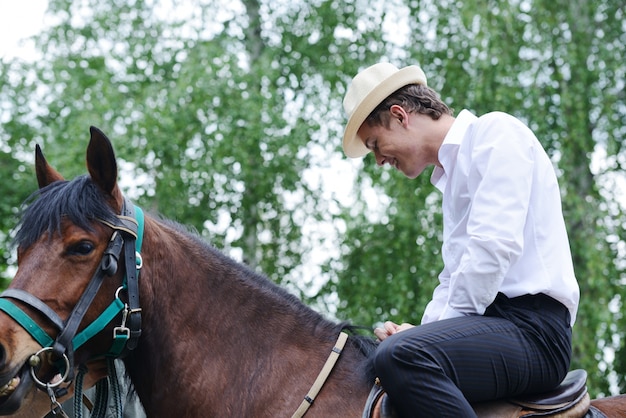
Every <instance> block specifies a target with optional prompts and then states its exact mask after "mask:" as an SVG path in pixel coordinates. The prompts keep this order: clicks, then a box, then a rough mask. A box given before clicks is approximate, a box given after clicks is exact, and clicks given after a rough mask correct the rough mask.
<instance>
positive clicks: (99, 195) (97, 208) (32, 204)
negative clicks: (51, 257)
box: [14, 175, 116, 248]
mask: <svg viewBox="0 0 626 418" xmlns="http://www.w3.org/2000/svg"><path fill="white" fill-rule="evenodd" d="M64 217H67V218H68V219H69V220H70V221H71V222H72V223H74V224H75V225H77V226H79V227H81V228H83V229H85V230H88V231H91V230H93V228H92V226H91V224H92V223H93V222H94V221H95V220H97V219H101V220H105V221H107V222H115V219H116V215H115V213H113V210H112V209H111V208H110V207H109V206H108V205H107V203H106V201H105V198H104V195H103V192H102V191H101V190H100V189H99V188H98V186H96V185H95V184H94V183H93V182H92V181H91V179H90V178H89V176H87V175H83V176H79V177H76V178H75V179H73V180H71V181H65V180H64V181H56V182H54V183H51V184H49V185H48V186H46V187H44V188H42V189H39V190H38V191H36V192H35V193H33V194H32V195H31V196H30V197H29V198H28V199H27V200H26V202H25V206H24V207H23V208H22V214H21V219H20V221H19V223H18V225H17V233H16V235H15V238H14V244H17V245H19V246H20V247H23V248H28V247H30V246H31V245H32V244H34V243H35V242H36V241H37V240H38V239H39V238H40V237H41V236H42V235H43V234H45V233H47V234H48V236H49V238H52V237H53V236H54V234H59V233H60V232H61V221H62V219H63V218H64Z"/></svg>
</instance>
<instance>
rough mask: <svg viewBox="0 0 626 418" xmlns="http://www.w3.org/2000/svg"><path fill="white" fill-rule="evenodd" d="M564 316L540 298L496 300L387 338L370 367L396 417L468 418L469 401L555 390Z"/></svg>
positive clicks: (563, 361) (564, 351)
mask: <svg viewBox="0 0 626 418" xmlns="http://www.w3.org/2000/svg"><path fill="white" fill-rule="evenodd" d="M571 342H572V332H571V327H570V315H569V311H568V310H567V308H565V306H563V305H562V304H561V303H559V302H558V301H556V300H554V299H552V298H550V297H548V296H546V295H543V294H539V295H525V296H520V297H516V298H511V299H509V298H507V297H506V296H504V295H503V294H498V296H497V298H496V300H495V301H494V302H493V304H491V305H490V306H489V307H488V308H487V310H486V312H485V314H484V315H483V316H465V317H461V318H453V319H447V320H442V321H437V322H433V323H429V324H424V325H420V326H416V327H414V328H411V329H408V330H406V331H402V332H400V333H397V334H394V335H392V336H390V337H387V338H386V339H385V340H384V341H383V342H382V343H381V344H380V346H379V347H378V349H377V350H376V353H375V357H374V367H375V370H376V373H377V376H378V377H379V378H380V381H381V384H382V386H383V388H384V389H385V391H386V392H387V394H388V396H389V399H390V400H391V402H392V404H393V406H394V407H395V409H396V412H397V413H398V414H399V416H400V417H420V418H422V417H437V418H445V417H451V418H461V417H475V416H476V414H475V413H474V411H473V409H472V408H471V406H470V402H479V401H485V400H491V399H498V398H506V397H510V396H514V395H519V394H527V393H534V392H540V391H546V390H550V389H553V388H554V387H556V386H557V385H558V384H559V383H560V382H561V380H563V378H564V377H565V375H566V374H567V372H568V370H569V366H570V360H571V351H572V349H571Z"/></svg>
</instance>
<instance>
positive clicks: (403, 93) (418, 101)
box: [365, 84, 452, 128]
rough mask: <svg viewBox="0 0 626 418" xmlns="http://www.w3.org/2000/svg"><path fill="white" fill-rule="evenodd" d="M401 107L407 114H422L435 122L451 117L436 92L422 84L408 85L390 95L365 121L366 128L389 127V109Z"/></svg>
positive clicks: (449, 110) (450, 112) (450, 113)
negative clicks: (446, 116)
mask: <svg viewBox="0 0 626 418" xmlns="http://www.w3.org/2000/svg"><path fill="white" fill-rule="evenodd" d="M393 105H399V106H402V108H403V109H404V110H406V111H407V112H408V113H422V114H424V115H429V116H430V117H431V118H433V119H434V120H437V119H439V118H440V117H441V115H444V114H445V115H451V116H452V110H451V109H450V108H449V107H448V106H447V105H446V104H445V103H444V102H442V101H441V98H440V97H439V95H438V94H437V92H436V91H435V90H433V89H431V88H430V87H428V86H425V85H423V84H408V85H406V86H404V87H401V88H399V89H398V90H396V91H395V92H393V93H391V94H390V95H389V96H388V97H387V98H386V99H385V100H383V101H382V103H381V104H379V105H378V106H376V108H375V109H374V110H373V111H372V113H370V114H369V116H368V117H367V118H366V119H365V123H367V124H368V126H380V125H382V126H385V127H386V128H388V127H389V122H390V120H391V116H390V114H389V108H390V107H391V106H393Z"/></svg>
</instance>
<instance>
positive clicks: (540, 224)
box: [343, 63, 579, 418]
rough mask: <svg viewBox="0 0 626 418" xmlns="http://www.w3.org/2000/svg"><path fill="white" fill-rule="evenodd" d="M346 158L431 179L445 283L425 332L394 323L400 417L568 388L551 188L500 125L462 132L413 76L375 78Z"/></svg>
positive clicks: (383, 372)
mask: <svg viewBox="0 0 626 418" xmlns="http://www.w3.org/2000/svg"><path fill="white" fill-rule="evenodd" d="M344 109H345V111H346V113H347V115H348V123H347V125H346V128H345V132H344V137H343V149H344V152H345V153H346V155H347V156H348V157H352V158H358V157H362V156H364V155H365V154H367V153H368V152H373V153H374V156H375V157H376V162H377V164H378V165H381V166H382V165H384V164H389V165H391V166H393V167H395V168H396V169H397V170H399V171H401V172H402V173H403V174H404V175H405V176H406V177H408V178H415V177H417V176H418V175H420V174H421V173H422V172H423V171H424V170H425V169H426V168H427V167H428V166H431V165H432V166H434V167H435V168H434V171H433V173H432V176H431V182H432V184H433V185H434V186H435V187H436V188H437V189H439V190H440V191H441V192H442V193H443V204H442V210H443V248H442V256H443V262H444V268H443V271H442V272H441V273H440V275H439V284H438V286H437V288H436V289H435V291H434V294H433V298H432V300H431V302H430V303H429V304H428V306H427V307H426V311H425V313H424V317H423V319H422V324H421V325H419V326H412V325H410V324H402V325H397V324H394V323H392V322H386V323H385V325H384V327H383V328H377V329H376V330H375V333H376V335H377V336H378V338H379V339H380V340H382V342H381V344H380V346H379V348H378V349H377V351H376V354H375V358H374V366H375V370H376V373H377V375H378V377H379V378H380V381H381V384H382V386H383V388H384V389H385V390H386V392H387V394H388V396H389V400H390V401H391V403H392V404H393V406H394V408H395V409H396V412H397V413H398V415H399V416H401V417H438V418H442V417H454V418H459V417H473V416H475V413H474V411H473V409H472V408H471V406H470V402H478V401H484V400H490V399H497V398H503V397H509V396H512V395H519V394H524V393H529V392H538V391H542V390H549V389H552V388H554V387H556V386H557V385H558V384H559V383H560V381H561V380H562V379H563V378H564V377H565V375H566V374H567V371H568V369H569V365H570V357H571V326H572V325H573V323H574V319H575V316H576V311H577V308H578V301H579V288H578V284H577V281H576V278H575V276H574V269H573V266H572V259H571V254H570V249H569V243H568V238H567V232H566V229H565V222H564V220H563V215H562V211H561V200H560V192H559V186H558V183H557V178H556V174H555V172H554V169H553V167H552V164H551V161H550V159H549V158H548V156H547V155H546V153H545V151H544V150H543V148H542V147H541V145H540V143H539V141H538V140H537V138H536V137H535V135H534V134H533V133H532V131H531V130H530V129H529V128H527V127H526V126H525V125H524V124H523V123H522V122H520V121H519V120H517V119H516V118H514V117H513V116H510V115H508V114H505V113H501V112H493V113H488V114H486V115H484V116H481V117H476V116H474V115H473V114H472V113H470V112H469V111H467V110H463V111H461V112H460V113H459V115H458V116H457V117H456V118H455V117H453V116H452V112H451V111H450V109H449V108H448V107H447V106H446V105H445V104H444V103H443V102H442V101H441V100H440V98H439V96H438V95H437V93H436V92H434V91H433V90H432V89H430V88H429V87H427V85H426V77H425V75H424V73H423V71H422V70H421V69H420V68H419V67H417V66H409V67H405V68H402V69H398V68H396V67H395V66H393V65H391V64H388V63H380V64H376V65H373V66H371V67H369V68H367V69H365V70H363V71H362V72H360V73H359V74H358V75H357V76H356V77H354V79H353V80H352V83H351V85H350V86H349V88H348V91H347V93H346V96H345V98H344Z"/></svg>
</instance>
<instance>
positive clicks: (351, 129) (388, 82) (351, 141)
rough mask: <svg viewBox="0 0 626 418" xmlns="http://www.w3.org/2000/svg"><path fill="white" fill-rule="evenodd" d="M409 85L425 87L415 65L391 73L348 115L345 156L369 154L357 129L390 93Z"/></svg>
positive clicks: (424, 81)
mask: <svg viewBox="0 0 626 418" xmlns="http://www.w3.org/2000/svg"><path fill="white" fill-rule="evenodd" d="M409 84H423V85H426V76H425V75H424V72H423V71H422V70H421V68H419V67H418V66H416V65H411V66H408V67H405V68H402V69H401V70H398V72H396V73H393V74H392V75H390V76H389V77H387V78H386V79H385V80H383V81H382V82H381V83H380V84H378V85H377V86H376V88H374V89H373V90H372V91H371V92H369V94H368V95H367V96H365V98H364V99H363V100H362V101H361V103H359V105H358V106H357V108H356V109H354V111H353V112H352V115H350V118H349V119H348V123H347V124H346V129H345V130H344V133H343V151H344V153H345V154H346V156H348V157H350V158H359V157H363V156H364V155H366V154H367V153H368V152H370V150H369V149H368V148H367V147H366V146H365V144H364V143H363V141H362V139H361V138H359V136H358V134H357V132H358V130H359V128H360V127H361V125H362V124H363V122H364V121H365V119H366V118H367V117H368V116H369V114H370V113H372V111H373V110H374V109H376V106H378V105H379V104H381V103H382V102H383V100H385V99H386V98H387V97H388V96H389V95H391V93H393V92H394V91H396V90H398V89H399V88H402V87H404V86H406V85H409Z"/></svg>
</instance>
